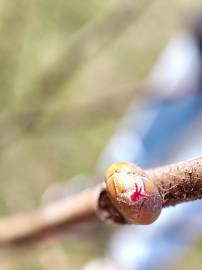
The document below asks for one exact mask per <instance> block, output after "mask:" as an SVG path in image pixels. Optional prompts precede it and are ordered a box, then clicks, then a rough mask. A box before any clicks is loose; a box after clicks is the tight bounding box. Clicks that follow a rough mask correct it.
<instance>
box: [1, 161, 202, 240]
mask: <svg viewBox="0 0 202 270" xmlns="http://www.w3.org/2000/svg"><path fill="white" fill-rule="evenodd" d="M145 174H146V175H147V177H148V178H149V179H151V180H153V182H154V183H155V185H156V186H157V188H158V190H159V193H160V198H161V201H162V206H163V207H167V206H174V205H176V204H179V203H182V202H186V201H193V200H197V199H202V157H199V158H195V159H192V160H189V161H183V162H180V163H177V164H173V165H168V166H165V167H160V168H157V169H153V170H148V171H146V172H145ZM96 212H97V215H98V216H99V217H100V218H101V219H104V220H108V221H111V222H114V223H117V224H125V223H128V221H127V220H126V219H125V217H124V216H123V215H122V214H120V209H118V207H117V205H116V206H115V205H114V204H113V203H112V200H111V199H110V198H109V195H108V193H107V191H106V188H105V185H103V184H101V185H99V186H96V187H94V188H91V189H88V190H86V191H83V192H82V193H80V194H78V195H76V196H74V197H70V198H66V199H62V200H60V201H57V202H55V203H53V204H51V205H48V206H45V207H43V208H39V209H38V210H35V211H33V212H31V213H27V214H26V213H24V214H16V215H14V216H10V217H5V218H2V219H1V220H0V244H1V245H3V244H11V243H24V242H25V240H33V239H40V237H41V236H44V235H46V234H49V233H53V232H57V231H58V230H60V229H61V228H67V227H68V226H69V225H73V224H75V223H78V222H80V221H83V220H87V219H89V218H90V217H95V213H96Z"/></svg>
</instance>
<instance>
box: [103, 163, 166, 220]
mask: <svg viewBox="0 0 202 270" xmlns="http://www.w3.org/2000/svg"><path fill="white" fill-rule="evenodd" d="M105 183H106V186H107V192H108V194H109V197H110V199H111V201H112V203H113V204H114V206H115V207H116V208H117V210H118V211H119V212H120V213H121V214H122V215H123V217H124V218H125V219H126V220H127V221H128V223H131V224H151V223H153V222H154V221H155V220H156V219H157V218H158V216H159V215H160V212H161V208H162V205H161V196H160V194H159V191H158V189H157V187H156V185H155V184H154V182H152V181H151V180H150V179H148V176H147V175H146V173H145V172H144V171H143V170H142V169H141V168H140V167H138V166H136V165H135V164H132V163H127V162H117V163H114V164H112V165H111V166H110V167H109V168H108V169H107V171H106V174H105Z"/></svg>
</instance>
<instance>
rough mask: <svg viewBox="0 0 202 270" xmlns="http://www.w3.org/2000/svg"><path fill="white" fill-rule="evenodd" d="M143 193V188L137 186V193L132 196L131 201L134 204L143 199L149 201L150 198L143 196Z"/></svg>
mask: <svg viewBox="0 0 202 270" xmlns="http://www.w3.org/2000/svg"><path fill="white" fill-rule="evenodd" d="M141 192H142V187H140V188H139V189H138V185H137V184H135V192H134V193H133V194H132V195H131V196H130V198H131V200H132V201H133V202H134V201H138V200H139V199H141V198H145V199H148V198H149V197H150V196H148V195H146V194H142V193H141Z"/></svg>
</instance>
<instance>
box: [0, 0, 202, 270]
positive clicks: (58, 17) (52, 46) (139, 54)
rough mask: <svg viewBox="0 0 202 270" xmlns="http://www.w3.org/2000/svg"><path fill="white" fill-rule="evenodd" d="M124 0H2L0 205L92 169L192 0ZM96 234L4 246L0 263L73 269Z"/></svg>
mask: <svg viewBox="0 0 202 270" xmlns="http://www.w3.org/2000/svg"><path fill="white" fill-rule="evenodd" d="M130 2H131V1H129V0H125V1H115V0H103V1H99V0H88V1H79V0H74V1H65V0H58V1H53V0H46V1H44V0H35V1H34V0H30V1H25V0H15V1H6V0H0V34H1V42H0V86H1V88H0V89H1V90H0V111H1V114H0V181H1V182H0V187H1V192H0V214H1V215H3V214H7V213H11V212H15V211H18V210H22V209H30V208H31V207H34V206H36V205H37V203H38V202H39V200H40V197H41V194H42V193H43V191H44V190H45V189H46V188H47V187H48V186H49V185H50V184H51V183H53V182H55V181H61V182H62V181H65V180H67V179H68V177H70V176H73V175H75V174H78V173H83V172H87V173H92V172H94V170H95V167H96V158H97V157H98V155H99V153H100V151H101V150H102V147H103V146H104V144H105V143H106V142H107V139H108V137H109V136H110V134H111V133H112V132H113V130H114V129H115V127H116V124H117V123H118V120H119V119H120V117H121V115H122V113H123V112H124V110H125V108H126V107H127V104H128V103H129V101H130V99H131V97H132V96H134V94H135V91H134V89H137V85H138V84H139V83H140V82H141V81H142V80H143V79H144V77H145V76H146V74H147V72H148V71H149V69H150V68H151V66H152V64H153V62H154V60H155V59H156V57H157V55H158V54H159V52H160V50H161V49H162V48H163V46H164V45H165V44H166V42H167V41H168V40H169V38H170V37H171V36H172V34H173V32H174V31H175V29H176V27H177V26H178V25H179V23H180V22H181V20H180V18H181V15H183V14H184V12H186V11H187V10H188V8H189V7H191V8H194V6H195V5H197V4H198V5H199V3H200V1H199V0H198V1H197V0H189V1H188V0H171V1H161V0H155V1H153V2H151V3H150V4H149V5H148V6H147V4H148V2H149V1H144V2H145V6H143V8H142V9H141V7H140V10H139V13H140V14H141V16H136V14H135V12H134V11H133V9H131V8H128V5H129V4H130ZM140 2H141V5H142V2H143V1H139V2H138V1H137V3H139V4H140ZM138 8H139V7H138ZM101 238H102V235H101V236H100V239H99V237H96V239H97V240H95V237H94V236H93V234H92V235H91V237H89V236H88V237H83V239H70V238H67V239H64V240H63V241H59V242H57V243H54V244H53V245H50V246H46V247H44V246H40V247H35V248H29V249H26V250H12V251H7V250H6V251H2V252H1V253H0V269H2V270H11V269H14V270H17V269H19V270H23V269H26V270H29V269H36V270H38V269H42V270H47V269H48V270H51V269H60V270H63V269H80V266H81V265H82V264H83V263H84V262H85V261H87V260H88V259H90V258H92V257H94V256H97V255H101V254H102V253H103V249H104V243H103V241H101ZM196 254H197V252H196ZM194 256H196V255H194ZM178 269H180V267H179V268H178ZM182 269H185V268H184V267H182ZM187 269H188V268H187ZM194 269H200V267H199V268H194Z"/></svg>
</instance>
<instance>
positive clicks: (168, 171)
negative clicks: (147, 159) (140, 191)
mask: <svg viewBox="0 0 202 270" xmlns="http://www.w3.org/2000/svg"><path fill="white" fill-rule="evenodd" d="M147 174H148V176H149V178H150V179H152V180H153V181H154V182H155V183H156V185H157V187H158V189H159V192H160V195H161V197H162V206H163V207H167V206H173V205H176V204H178V203H182V202H187V201H193V200H197V199H202V157H200V158H195V159H193V160H188V161H183V162H180V163H177V164H172V165H168V166H165V167H160V168H156V169H153V170H149V171H147Z"/></svg>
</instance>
